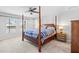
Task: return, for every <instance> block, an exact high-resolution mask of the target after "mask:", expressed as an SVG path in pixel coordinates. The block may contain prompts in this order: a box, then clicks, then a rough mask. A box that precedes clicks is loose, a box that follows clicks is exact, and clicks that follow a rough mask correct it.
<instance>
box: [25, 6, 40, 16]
mask: <svg viewBox="0 0 79 59" xmlns="http://www.w3.org/2000/svg"><path fill="white" fill-rule="evenodd" d="M36 10H37V8H35V7H30V8H29V10H28V11H25V13H27V12H30V14H31V15H32V14H33V13H39V12H38V11H36Z"/></svg>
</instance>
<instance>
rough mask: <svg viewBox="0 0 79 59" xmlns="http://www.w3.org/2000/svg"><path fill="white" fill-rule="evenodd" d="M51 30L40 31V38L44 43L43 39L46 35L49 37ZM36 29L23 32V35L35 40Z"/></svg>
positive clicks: (36, 35)
mask: <svg viewBox="0 0 79 59" xmlns="http://www.w3.org/2000/svg"><path fill="white" fill-rule="evenodd" d="M53 32H54V31H53V30H49V29H42V30H41V38H42V41H44V38H45V37H46V36H48V35H50V34H51V33H53ZM38 33H39V32H38V29H28V30H27V31H25V35H28V36H31V37H34V38H37V37H38Z"/></svg>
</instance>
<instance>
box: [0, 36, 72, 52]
mask: <svg viewBox="0 0 79 59" xmlns="http://www.w3.org/2000/svg"><path fill="white" fill-rule="evenodd" d="M70 50H71V49H70V44H68V43H63V42H59V41H56V40H52V41H51V42H49V43H48V44H46V45H44V46H43V47H42V53H69V52H70ZM0 53H38V48H37V47H36V46H34V45H33V44H31V43H30V42H29V41H27V40H25V41H21V37H17V38H13V39H7V40H2V41H0Z"/></svg>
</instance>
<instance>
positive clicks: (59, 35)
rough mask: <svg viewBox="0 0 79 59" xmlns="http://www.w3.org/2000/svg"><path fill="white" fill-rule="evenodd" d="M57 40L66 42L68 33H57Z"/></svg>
mask: <svg viewBox="0 0 79 59" xmlns="http://www.w3.org/2000/svg"><path fill="white" fill-rule="evenodd" d="M57 40H59V41H63V42H66V33H61V32H60V33H57Z"/></svg>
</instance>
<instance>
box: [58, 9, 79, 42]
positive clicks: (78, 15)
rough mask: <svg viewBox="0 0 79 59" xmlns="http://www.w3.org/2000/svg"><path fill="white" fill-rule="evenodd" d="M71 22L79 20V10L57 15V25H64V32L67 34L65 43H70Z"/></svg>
mask: <svg viewBox="0 0 79 59" xmlns="http://www.w3.org/2000/svg"><path fill="white" fill-rule="evenodd" d="M71 20H79V8H75V9H72V10H66V11H64V12H62V13H61V14H59V17H58V24H59V25H64V31H65V32H66V33H67V41H68V42H71Z"/></svg>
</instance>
